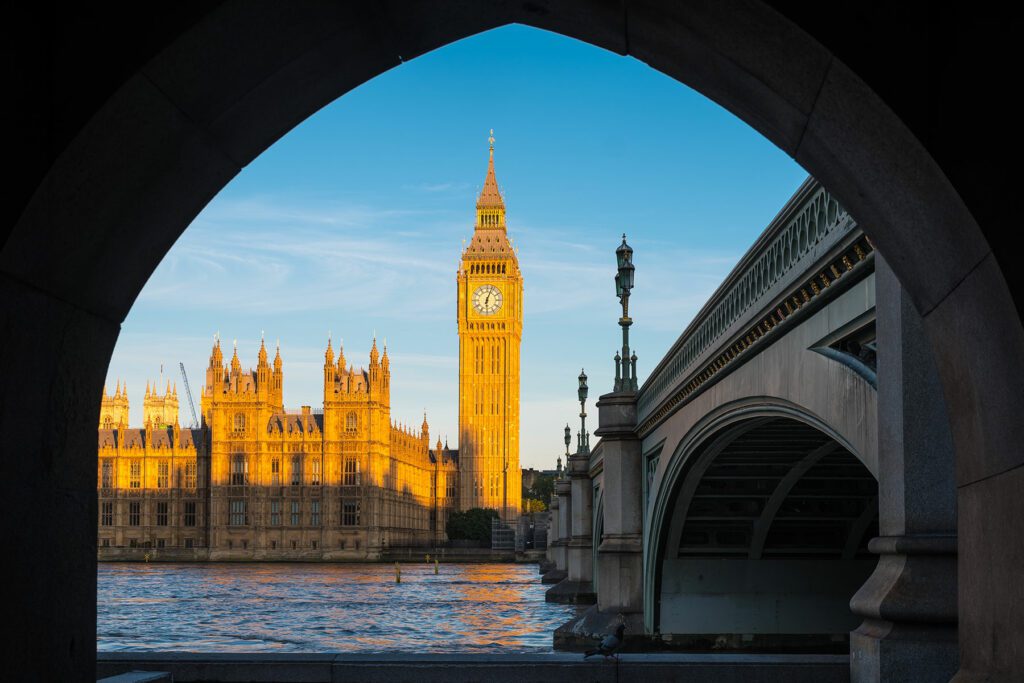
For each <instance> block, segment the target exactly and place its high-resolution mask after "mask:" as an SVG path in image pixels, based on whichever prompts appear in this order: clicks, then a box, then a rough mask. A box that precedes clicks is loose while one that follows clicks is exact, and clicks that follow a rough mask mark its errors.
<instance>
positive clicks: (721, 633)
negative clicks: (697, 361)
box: [655, 417, 878, 651]
mask: <svg viewBox="0 0 1024 683" xmlns="http://www.w3.org/2000/svg"><path fill="white" fill-rule="evenodd" d="M690 463H691V464H690V465H689V467H688V469H687V471H686V472H685V474H684V475H683V476H682V477H680V482H679V484H678V485H677V487H676V488H677V490H676V492H675V494H674V497H673V500H674V503H673V507H672V510H671V515H670V516H668V517H666V519H668V520H670V521H669V524H668V529H667V530H666V531H665V536H664V537H663V540H662V543H661V544H660V547H661V548H663V549H664V552H663V553H662V556H661V557H660V558H658V561H659V563H660V572H659V574H658V577H657V585H656V587H655V590H656V596H657V605H656V614H655V625H656V630H657V631H658V632H660V634H661V636H662V638H663V639H664V640H666V641H669V642H672V643H674V644H677V645H678V646H680V647H683V648H687V649H755V650H776V651H784V650H789V649H794V650H796V649H799V650H802V651H809V650H813V649H820V650H837V651H845V649H846V647H847V641H848V635H847V634H848V632H849V631H851V630H853V629H855V628H856V627H857V625H858V623H859V620H858V618H857V617H855V616H854V615H853V614H852V613H851V612H850V608H849V601H850V598H851V597H852V596H853V594H854V593H855V592H856V591H857V589H858V588H860V586H861V585H862V584H863V583H864V581H865V580H866V579H867V577H868V576H869V575H870V574H871V572H872V570H873V569H874V567H875V564H876V558H875V557H874V556H873V555H871V554H870V553H869V552H868V550H867V542H868V540H870V539H871V538H872V537H874V536H876V535H877V534H878V498H877V496H878V486H877V483H876V481H875V479H874V477H873V476H872V475H871V473H870V472H869V471H868V470H867V468H865V467H864V465H863V464H862V463H861V462H860V461H859V460H858V459H857V458H856V457H855V456H854V455H853V454H852V453H851V452H849V451H848V450H847V449H845V448H844V447H843V446H841V445H840V444H839V443H838V442H836V441H835V440H834V439H832V438H831V437H830V436H828V435H826V434H824V433H822V432H821V431H819V430H817V429H815V428H814V427H811V426H809V425H807V424H805V423H803V422H800V421H798V420H795V419H792V418H787V417H771V418H754V419H750V420H747V421H745V422H742V423H740V424H738V425H737V424H733V425H731V426H729V427H727V428H725V429H723V430H721V431H719V432H718V433H717V434H715V435H713V436H712V437H710V438H709V439H707V440H706V442H705V445H704V446H702V447H701V448H699V449H698V450H697V451H696V452H695V453H694V454H693V455H692V456H691V458H690Z"/></svg>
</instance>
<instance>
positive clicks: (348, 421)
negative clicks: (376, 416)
mask: <svg viewBox="0 0 1024 683" xmlns="http://www.w3.org/2000/svg"><path fill="white" fill-rule="evenodd" d="M358 426H359V421H358V419H357V418H356V414H355V413H349V414H348V415H346V416H345V431H346V432H355V431H356V428H357V427H358Z"/></svg>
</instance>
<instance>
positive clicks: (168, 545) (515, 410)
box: [97, 135, 523, 560]
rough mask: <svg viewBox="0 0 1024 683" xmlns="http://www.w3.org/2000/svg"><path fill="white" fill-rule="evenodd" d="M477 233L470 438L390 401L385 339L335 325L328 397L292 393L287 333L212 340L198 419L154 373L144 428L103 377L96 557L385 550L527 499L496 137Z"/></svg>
mask: <svg viewBox="0 0 1024 683" xmlns="http://www.w3.org/2000/svg"><path fill="white" fill-rule="evenodd" d="M489 142H490V154H489V159H488V166H487V175H486V178H485V181H484V186H483V189H482V190H481V192H480V195H479V197H478V199H477V203H476V221H475V228H474V232H473V238H472V240H471V241H470V243H469V244H468V245H467V246H466V248H465V250H464V251H463V254H462V259H461V263H460V265H459V269H458V272H457V274H456V289H457V292H456V301H457V306H458V314H457V330H458V337H459V411H458V415H459V430H458V433H459V447H458V448H452V449H449V448H448V446H447V444H442V443H441V441H440V440H439V439H438V440H437V441H436V442H435V443H434V444H433V445H432V444H431V443H430V428H429V425H428V423H427V418H426V415H424V416H423V422H422V424H421V425H420V427H419V428H418V429H412V428H407V427H403V426H400V425H399V424H397V423H396V422H395V421H394V420H393V419H392V416H391V364H390V359H389V358H388V352H387V348H386V347H385V348H384V349H383V351H380V350H378V348H377V342H376V339H374V340H373V345H372V348H371V350H370V354H369V359H368V360H369V363H368V365H366V366H365V367H356V365H354V364H351V363H349V361H348V359H346V357H345V353H344V349H342V348H341V347H340V346H339V348H338V351H337V355H335V351H334V349H333V346H332V342H331V340H328V343H327V349H326V351H325V352H324V366H323V402H322V407H321V408H317V409H313V408H312V407H311V406H302V407H300V408H299V409H298V410H288V409H286V408H285V406H284V401H283V386H284V363H283V360H282V358H281V350H280V347H278V348H277V349H276V353H275V355H274V358H273V360H270V358H269V355H268V350H267V348H266V345H265V344H264V343H263V342H261V343H260V348H259V352H258V355H257V359H256V367H255V368H254V369H253V368H249V369H244V370H243V368H242V363H241V361H240V359H239V357H238V349H237V346H236V347H235V348H234V349H233V353H232V356H231V359H230V360H229V361H228V362H227V363H225V362H224V354H223V351H222V349H221V344H220V340H219V339H217V340H216V341H215V342H214V345H213V348H212V350H211V352H210V358H209V364H208V366H207V368H206V373H205V382H204V384H203V387H202V391H201V396H200V413H201V416H200V417H201V422H200V425H199V426H198V428H194V429H189V428H183V427H181V426H180V425H179V418H178V409H179V398H178V392H177V387H176V386H172V385H171V384H170V383H168V384H167V385H166V386H164V387H158V386H157V385H155V384H154V385H149V384H147V386H146V391H145V395H144V399H143V406H142V421H143V426H142V427H141V428H130V427H129V426H128V425H129V409H130V406H129V401H128V391H127V387H122V385H121V383H120V382H118V384H117V386H116V387H115V391H114V393H113V394H112V395H110V394H108V392H107V390H106V388H104V391H103V396H102V399H101V408H100V421H99V458H98V466H97V487H98V498H99V506H98V513H99V520H98V521H99V534H98V539H99V549H98V552H99V558H100V559H101V560H102V559H135V558H137V557H138V556H139V555H140V554H143V553H144V554H145V555H146V556H154V557H158V558H161V559H181V560H246V559H253V560H274V559H281V560H293V559H298V560H373V559H378V558H380V557H381V556H382V555H383V553H384V552H386V551H387V550H388V548H393V547H417V546H418V547H424V546H427V547H429V546H435V545H438V544H442V543H444V542H445V541H446V540H447V539H446V535H445V523H446V521H447V520H448V518H449V516H450V515H451V513H452V511H455V510H467V509H470V508H474V507H482V508H490V509H494V510H497V511H498V512H499V514H500V515H501V517H502V518H503V519H505V520H506V521H509V522H512V521H514V520H515V519H516V518H517V517H518V515H519V513H520V503H521V499H520V496H521V471H520V467H519V383H520V377H519V347H520V343H521V339H522V316H523V296H522V293H523V279H522V274H521V272H520V270H519V263H518V258H517V255H516V252H515V250H514V249H513V248H512V246H511V243H510V242H509V239H508V235H507V230H506V223H505V204H504V199H503V198H502V195H501V193H500V191H499V189H498V183H497V179H496V176H495V171H494V138H493V135H492V137H491V138H490V139H489Z"/></svg>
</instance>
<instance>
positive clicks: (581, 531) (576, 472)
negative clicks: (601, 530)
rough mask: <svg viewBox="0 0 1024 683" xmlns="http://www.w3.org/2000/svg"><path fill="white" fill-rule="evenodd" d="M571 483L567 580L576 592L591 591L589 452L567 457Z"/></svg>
mask: <svg viewBox="0 0 1024 683" xmlns="http://www.w3.org/2000/svg"><path fill="white" fill-rule="evenodd" d="M569 481H570V485H571V486H572V538H570V540H569V567H568V572H569V580H570V581H573V582H576V583H578V584H579V586H578V587H577V592H582V593H593V586H592V583H591V582H592V581H593V578H594V554H593V553H594V532H593V519H594V484H593V482H591V480H590V454H589V453H577V454H575V455H572V456H569Z"/></svg>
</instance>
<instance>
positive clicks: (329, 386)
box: [324, 337, 336, 400]
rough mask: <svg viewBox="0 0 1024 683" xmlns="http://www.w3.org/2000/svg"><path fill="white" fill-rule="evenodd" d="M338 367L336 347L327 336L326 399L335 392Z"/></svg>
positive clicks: (325, 365) (325, 361) (325, 358)
mask: <svg viewBox="0 0 1024 683" xmlns="http://www.w3.org/2000/svg"><path fill="white" fill-rule="evenodd" d="M335 372H336V368H335V367H334V349H333V348H332V347H331V338H330V337H327V350H326V351H324V399H325V400H326V399H327V397H329V396H332V395H333V394H334V378H335Z"/></svg>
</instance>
